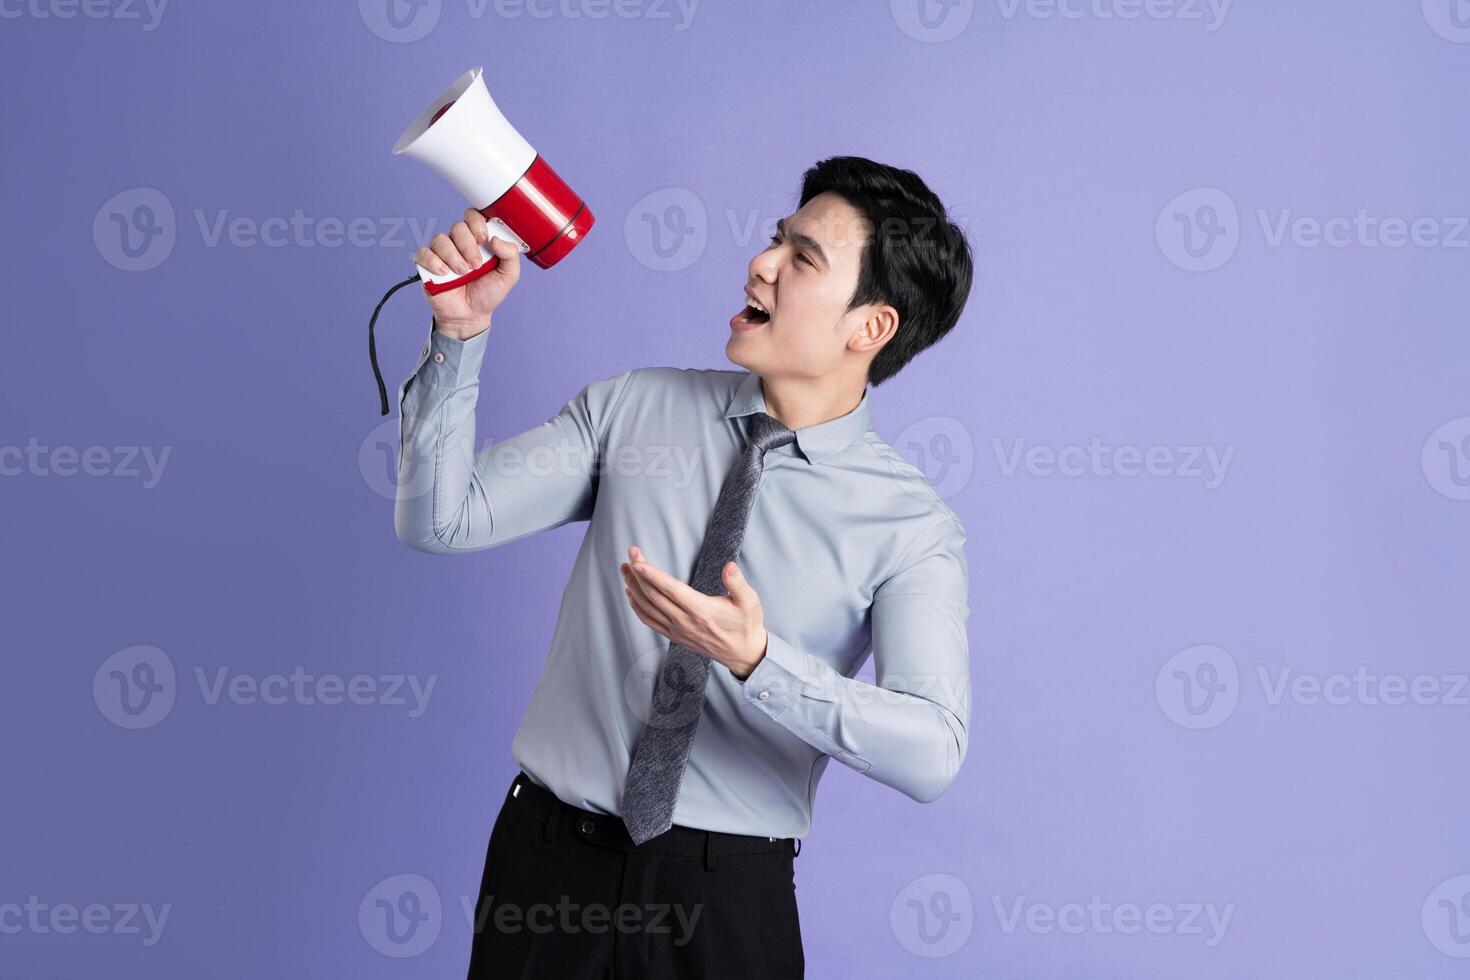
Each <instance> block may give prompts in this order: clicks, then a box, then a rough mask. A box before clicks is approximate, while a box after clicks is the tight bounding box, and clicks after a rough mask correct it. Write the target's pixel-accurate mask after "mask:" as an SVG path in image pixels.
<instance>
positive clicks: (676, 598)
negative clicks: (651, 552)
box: [633, 561, 709, 613]
mask: <svg viewBox="0 0 1470 980" xmlns="http://www.w3.org/2000/svg"><path fill="white" fill-rule="evenodd" d="M633 571H634V572H636V573H638V574H639V575H641V576H642V580H643V581H644V582H645V583H646V584H647V585H648V586H649V587H650V588H652V589H653V590H654V591H655V592H658V593H661V594H662V595H663V596H664V597H665V598H667V599H668V600H669V601H670V602H672V603H673V604H674V605H676V606H679V607H681V608H683V609H687V610H689V611H690V612H691V613H692V612H695V611H697V610H698V609H699V607H700V605H701V604H702V603H703V602H704V601H705V600H707V599H709V596H707V595H705V594H704V593H703V592H700V591H699V590H698V589H696V588H694V586H692V585H690V584H689V583H687V582H682V581H680V580H679V579H677V578H675V577H674V576H672V575H670V574H669V573H668V572H666V571H664V570H663V569H662V568H659V567H658V566H657V565H653V564H650V563H648V562H646V561H643V562H636V563H634V565H633Z"/></svg>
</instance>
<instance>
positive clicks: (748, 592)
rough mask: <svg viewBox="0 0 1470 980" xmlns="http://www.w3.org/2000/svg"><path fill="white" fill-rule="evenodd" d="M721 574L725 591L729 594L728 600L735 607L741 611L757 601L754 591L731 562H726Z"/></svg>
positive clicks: (737, 567)
mask: <svg viewBox="0 0 1470 980" xmlns="http://www.w3.org/2000/svg"><path fill="white" fill-rule="evenodd" d="M722 574H723V576H724V582H725V591H726V592H728V593H729V594H730V599H731V600H732V601H733V602H734V603H735V605H737V606H739V607H740V608H741V609H749V608H750V607H751V606H753V605H754V604H755V603H756V602H757V601H759V600H758V598H757V596H756V594H755V589H752V588H751V587H750V583H749V582H747V581H746V580H745V576H744V575H743V574H742V573H741V571H740V566H739V565H737V564H735V563H734V562H733V561H732V562H726V563H725V569H724V572H723V573H722Z"/></svg>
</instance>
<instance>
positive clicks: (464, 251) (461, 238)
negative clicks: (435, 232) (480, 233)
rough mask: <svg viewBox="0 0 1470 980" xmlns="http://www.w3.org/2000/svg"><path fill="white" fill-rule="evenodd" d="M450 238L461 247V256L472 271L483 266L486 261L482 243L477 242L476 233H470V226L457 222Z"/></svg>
mask: <svg viewBox="0 0 1470 980" xmlns="http://www.w3.org/2000/svg"><path fill="white" fill-rule="evenodd" d="M449 237H450V238H452V239H454V244H456V245H458V246H459V254H460V255H461V256H462V257H463V258H464V260H465V261H466V262H468V263H469V265H470V268H471V269H477V268H479V267H480V265H481V264H483V262H484V261H485V260H484V257H483V256H482V255H481V254H480V243H479V242H477V241H475V233H474V232H472V231H470V226H469V225H467V224H465V223H464V222H463V221H456V222H455V223H454V226H453V227H452V228H450V229H449Z"/></svg>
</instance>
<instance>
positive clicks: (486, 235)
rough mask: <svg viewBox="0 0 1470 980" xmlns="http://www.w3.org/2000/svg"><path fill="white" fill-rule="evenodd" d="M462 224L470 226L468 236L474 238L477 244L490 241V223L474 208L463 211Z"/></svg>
mask: <svg viewBox="0 0 1470 980" xmlns="http://www.w3.org/2000/svg"><path fill="white" fill-rule="evenodd" d="M464 223H465V224H467V225H469V226H470V234H472V235H474V236H475V241H477V242H488V241H489V240H490V222H488V221H486V220H485V216H484V215H483V214H481V213H480V212H479V211H476V210H475V209H474V208H465V209H464Z"/></svg>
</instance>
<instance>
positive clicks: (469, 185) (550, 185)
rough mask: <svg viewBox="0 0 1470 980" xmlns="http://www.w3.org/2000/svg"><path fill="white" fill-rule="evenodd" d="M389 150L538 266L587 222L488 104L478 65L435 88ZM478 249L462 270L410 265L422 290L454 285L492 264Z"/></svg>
mask: <svg viewBox="0 0 1470 980" xmlns="http://www.w3.org/2000/svg"><path fill="white" fill-rule="evenodd" d="M393 152H394V154H402V155H404V156H406V157H410V158H412V159H414V160H421V161H423V162H424V163H427V164H428V165H429V166H430V167H432V168H433V169H434V170H436V171H437V172H438V173H439V174H440V175H441V176H442V177H444V179H445V180H447V181H449V183H451V184H453V185H454V187H455V188H456V189H457V190H458V191H459V192H460V194H462V195H464V198H465V200H466V201H468V202H469V204H470V206H471V207H473V208H475V210H477V211H479V212H480V213H481V214H483V215H484V216H485V218H486V219H487V221H488V223H489V225H490V233H491V234H492V235H495V236H496V237H497V238H503V239H505V240H506V241H510V242H514V243H515V244H516V246H517V247H519V248H520V250H521V252H522V253H523V254H525V256H526V258H527V259H529V260H530V261H531V262H533V263H535V264H536V265H537V266H540V267H541V268H543V269H549V268H551V267H552V266H554V265H556V263H558V262H560V261H561V260H562V259H563V258H565V257H566V255H567V253H568V252H570V251H571V250H572V249H574V248H576V247H577V245H578V244H579V243H580V242H581V241H582V239H583V238H585V237H586V235H587V232H588V230H589V229H590V228H591V227H592V222H593V217H592V210H591V209H590V208H589V207H587V205H586V203H585V202H583V200H582V199H581V198H580V197H578V196H577V194H576V192H574V191H573V190H572V189H571V188H570V187H568V186H567V185H566V182H565V181H563V180H562V179H561V178H560V177H559V176H557V173H556V171H555V170H552V169H551V165H550V164H549V163H547V162H546V160H545V159H543V158H542V156H541V155H540V154H539V153H537V152H536V150H535V148H534V147H532V146H531V144H530V143H528V142H526V139H525V137H523V136H522V135H521V134H520V133H518V132H516V129H515V127H514V126H512V125H511V124H510V123H509V122H507V121H506V118H505V116H504V115H502V114H501V112H500V109H499V108H497V107H496V105H495V100H494V99H492V98H490V92H489V90H487V89H486V88H485V78H484V73H483V70H482V69H481V68H478V67H477V68H471V69H470V70H469V71H467V72H465V73H464V74H463V75H461V76H459V78H457V79H455V80H454V84H452V85H450V86H449V87H448V88H446V89H445V90H444V91H443V92H440V93H439V95H438V97H437V98H435V99H434V101H432V102H430V103H429V105H428V107H427V108H426V109H424V111H423V112H421V113H419V117H418V118H417V119H415V120H414V121H413V122H412V123H411V124H410V125H409V127H408V128H407V129H405V130H404V131H403V135H402V136H400V137H398V141H397V142H396V143H394V144H393ZM480 252H481V255H482V256H483V258H484V260H485V261H484V264H482V265H480V266H478V267H477V268H475V269H473V270H471V271H470V272H468V273H466V274H465V275H462V276H461V275H458V274H456V273H453V272H449V273H445V274H443V275H439V274H436V273H432V272H430V271H429V270H428V269H425V268H424V267H423V266H421V265H417V263H415V266H416V268H417V269H418V271H419V278H420V279H422V280H423V283H424V289H425V290H426V291H428V292H429V293H431V294H438V293H442V292H446V291H448V290H451V289H458V288H459V287H460V286H463V285H464V284H465V283H468V282H473V281H474V280H476V279H478V278H479V277H480V276H483V275H485V274H486V273H487V272H490V271H491V270H492V269H494V268H495V267H496V266H497V265H499V264H500V260H499V259H497V258H496V257H495V255H494V254H493V253H492V252H491V251H490V249H489V248H488V247H486V246H485V245H481V246H480Z"/></svg>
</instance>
